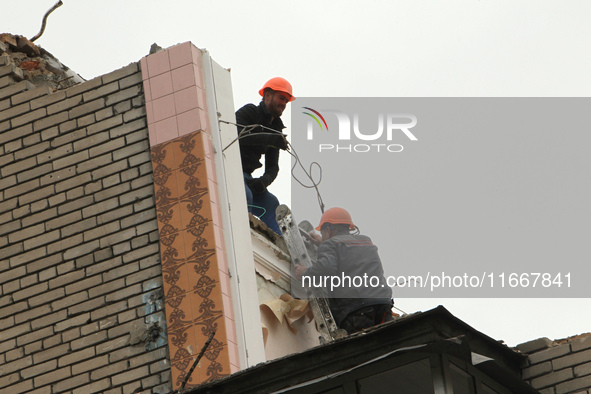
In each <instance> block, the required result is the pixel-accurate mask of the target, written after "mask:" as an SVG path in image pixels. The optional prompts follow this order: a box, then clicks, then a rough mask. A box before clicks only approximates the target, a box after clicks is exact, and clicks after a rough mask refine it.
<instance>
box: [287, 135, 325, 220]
mask: <svg viewBox="0 0 591 394" xmlns="http://www.w3.org/2000/svg"><path fill="white" fill-rule="evenodd" d="M289 145H290V146H291V150H292V152H290V151H288V152H289V154H290V155H292V156H293V158H294V159H295V162H294V163H293V166H292V167H291V176H292V178H293V179H295V180H296V182H297V183H299V184H300V185H302V186H303V187H305V188H307V189H311V188H314V190H316V197H317V198H318V205H319V206H320V211H321V212H322V213H324V201H323V200H322V195H321V194H320V190H318V185H320V182H322V166H321V165H320V164H318V162H315V161H313V162H312V163H310V172H308V171H306V169H305V168H304V165H303V164H302V161H301V160H300V157H299V156H298V154H297V152H296V151H295V149H294V148H293V145H291V143H290V144H289ZM298 164H299V165H300V167H301V168H302V171H304V174H306V176H307V177H308V179H310V181H311V182H312V185H311V186H308V185H304V184H303V183H302V182H301V181H300V180H299V179H298V178H297V177H296V176H295V174H294V173H293V171H294V170H295V168H296V166H297V165H298ZM314 165H317V166H318V169H319V171H320V179H318V182H316V181H315V180H314V178H313V177H312V167H313V166H314Z"/></svg>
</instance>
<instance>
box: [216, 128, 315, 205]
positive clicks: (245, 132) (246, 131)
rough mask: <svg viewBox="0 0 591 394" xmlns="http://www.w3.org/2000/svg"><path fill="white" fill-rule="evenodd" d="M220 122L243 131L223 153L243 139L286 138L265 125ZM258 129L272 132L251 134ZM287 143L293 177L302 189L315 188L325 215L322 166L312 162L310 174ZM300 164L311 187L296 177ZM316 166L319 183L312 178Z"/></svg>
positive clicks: (291, 146)
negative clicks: (321, 190) (270, 135)
mask: <svg viewBox="0 0 591 394" xmlns="http://www.w3.org/2000/svg"><path fill="white" fill-rule="evenodd" d="M218 121H219V122H221V123H225V124H229V125H234V126H237V127H242V130H241V131H240V133H238V136H237V137H236V138H234V139H233V140H232V141H231V142H230V143H229V144H228V145H226V147H224V148H223V149H222V152H224V151H225V150H226V149H228V148H229V147H230V146H232V144H234V143H235V142H236V141H238V140H240V139H242V138H246V137H249V136H256V135H261V134H272V135H281V136H283V138H284V139H285V137H286V135H285V134H283V133H281V132H279V131H277V130H274V129H272V128H270V127H266V126H263V125H260V124H252V125H241V124H237V123H234V122H230V121H227V120H222V119H218ZM257 127H260V128H262V129H264V130H270V132H262V133H256V134H250V132H251V131H252V130H254V129H255V128H257ZM285 142H286V143H287V149H286V150H287V153H289V154H290V155H291V156H292V157H293V158H294V159H295V162H294V164H293V166H292V167H291V176H292V177H293V179H295V181H296V182H297V183H299V184H300V185H301V186H302V187H305V188H307V189H312V188H314V190H316V197H317V199H318V205H319V206H320V211H321V212H322V213H324V207H325V205H324V201H323V200H322V195H321V194H320V190H319V189H318V185H320V182H322V166H321V165H320V164H319V163H318V162H315V161H314V162H312V163H311V164H310V171H309V172H308V171H306V169H305V168H304V166H303V164H302V161H301V160H300V158H299V156H298V154H297V152H296V150H295V149H294V147H293V145H292V144H291V143H290V142H289V141H287V140H285ZM298 164H299V166H300V167H301V169H302V171H303V172H304V174H306V176H307V177H308V179H310V181H311V182H312V184H311V185H305V184H304V183H303V182H301V181H300V180H299V179H298V178H297V177H296V176H295V174H294V170H295V167H296V166H297V165H298ZM314 165H316V166H318V169H319V171H320V178H319V179H318V181H315V180H314V178H313V177H312V171H313V170H312V169H313V166H314Z"/></svg>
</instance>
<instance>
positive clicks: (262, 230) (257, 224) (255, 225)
mask: <svg viewBox="0 0 591 394" xmlns="http://www.w3.org/2000/svg"><path fill="white" fill-rule="evenodd" d="M248 219H249V222H250V228H251V229H252V230H254V231H256V232H257V233H259V234H261V235H263V236H264V237H265V238H266V239H268V240H269V241H271V242H272V243H273V244H275V246H277V247H279V249H281V250H282V251H283V252H285V253H286V254H287V255H289V249H288V248H287V244H286V243H285V240H284V239H283V237H282V236H280V235H278V234H277V233H275V231H273V230H271V229H270V228H269V227H267V225H266V224H265V223H264V222H263V221H262V220H260V219H259V218H257V217H256V216H254V215H253V214H252V213H249V214H248ZM279 257H281V256H279Z"/></svg>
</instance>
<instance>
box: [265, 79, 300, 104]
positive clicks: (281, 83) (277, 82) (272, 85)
mask: <svg viewBox="0 0 591 394" xmlns="http://www.w3.org/2000/svg"><path fill="white" fill-rule="evenodd" d="M265 89H272V90H277V91H278V92H283V93H286V94H288V95H289V101H293V100H295V97H293V89H292V88H291V84H290V83H289V82H287V79H285V78H281V77H275V78H271V79H269V80H268V81H267V83H265V85H264V86H263V87H262V88H261V90H259V94H260V95H261V96H262V95H263V94H264V93H265Z"/></svg>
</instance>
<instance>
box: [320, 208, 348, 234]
mask: <svg viewBox="0 0 591 394" xmlns="http://www.w3.org/2000/svg"><path fill="white" fill-rule="evenodd" d="M324 223H331V224H348V225H349V229H351V230H352V229H354V228H355V225H354V224H353V220H351V215H350V214H349V212H347V210H346V209H343V208H330V209H327V210H326V211H325V212H324V213H323V214H322V217H321V218H320V224H319V225H318V227H316V230H318V231H320V228H321V227H322V225H323V224H324Z"/></svg>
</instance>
